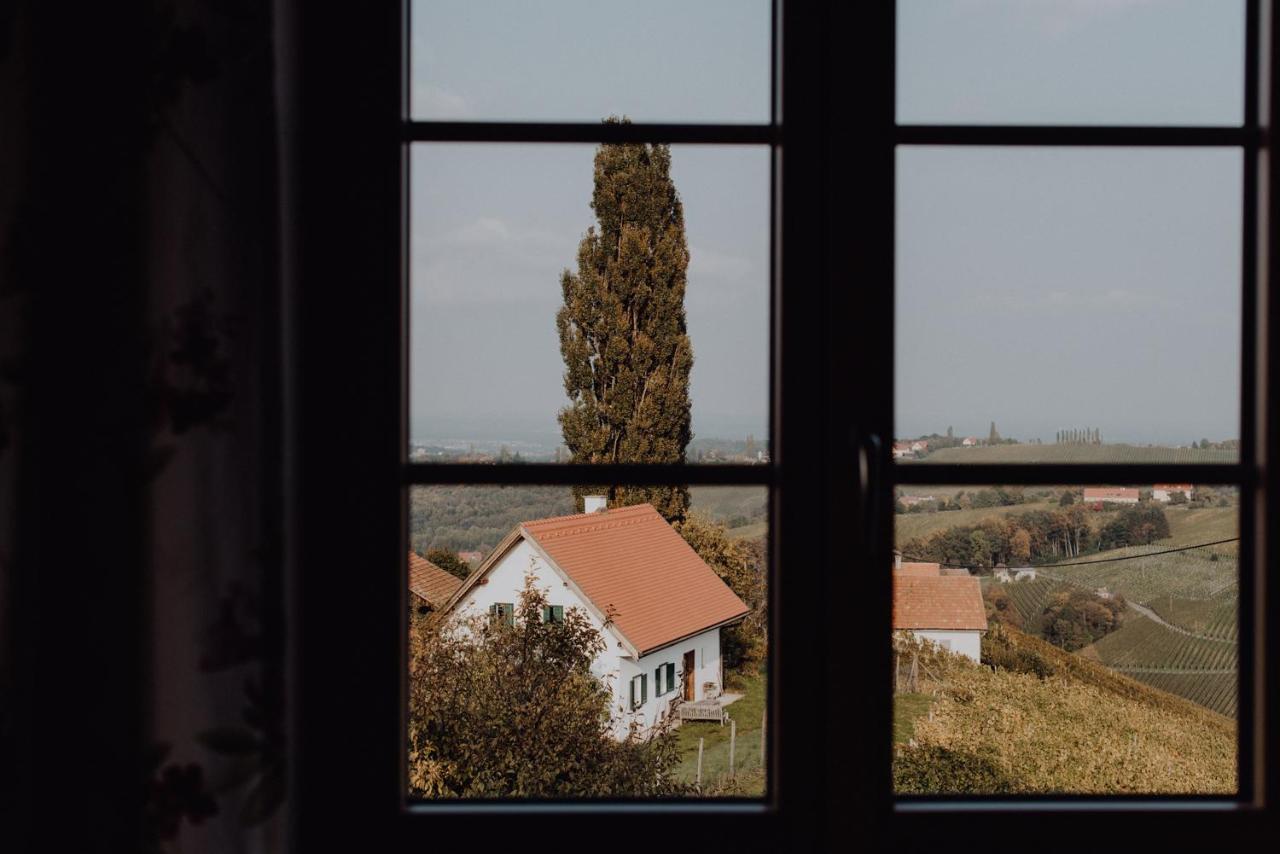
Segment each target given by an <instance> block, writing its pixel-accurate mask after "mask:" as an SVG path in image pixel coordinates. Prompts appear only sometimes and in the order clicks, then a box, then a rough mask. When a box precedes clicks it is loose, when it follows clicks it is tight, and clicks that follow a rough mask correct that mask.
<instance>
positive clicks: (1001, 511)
mask: <svg viewBox="0 0 1280 854" xmlns="http://www.w3.org/2000/svg"><path fill="white" fill-rule="evenodd" d="M1058 509H1060V508H1059V507H1058V503H1057V502H1056V501H1053V502H1049V501H1043V502H1036V503H1031V502H1028V503H1026V504H1010V505H1007V506H1003V507H976V508H972V509H969V510H946V511H944V512H940V513H897V514H895V515H894V517H893V534H894V540H896V541H897V543H898V544H899V545H901V544H902V543H905V542H907V541H908V540H912V539H915V538H916V537H927V536H929V535H930V534H932V533H933V532H934V531H942V530H945V529H947V528H951V527H954V526H956V525H976V524H978V523H979V522H981V521H982V520H983V519H997V518H1000V517H1003V516H1008V515H1010V514H1012V513H1026V512H1029V511H1031V510H1058ZM1098 515H1099V516H1102V515H1104V514H1101V513H1100V514H1098ZM1106 515H1108V516H1109V515H1110V514H1106Z"/></svg>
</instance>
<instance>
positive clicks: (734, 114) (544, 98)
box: [411, 0, 772, 123]
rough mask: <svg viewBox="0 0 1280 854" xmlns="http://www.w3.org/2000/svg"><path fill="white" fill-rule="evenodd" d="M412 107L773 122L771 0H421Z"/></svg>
mask: <svg viewBox="0 0 1280 854" xmlns="http://www.w3.org/2000/svg"><path fill="white" fill-rule="evenodd" d="M412 11H413V16H412V30H413V47H412V69H413V78H412V83H411V86H412V116H413V118H415V119H424V120H425V119H437V120H455V121H456V120H463V121H477V120H483V121H587V122H596V121H600V120H601V119H604V118H605V117H607V116H627V117H629V118H631V119H632V120H633V121H638V122H639V121H649V122H653V121H663V122H744V123H746V122H750V123H758V122H768V121H769V120H770V109H769V100H770V97H771V81H770V77H771V74H772V65H771V57H772V48H771V43H772V31H771V29H770V27H771V23H772V4H771V3H770V0H703V2H698V3H682V2H677V0H656V2H649V3H621V2H617V0H590V2H586V0H559V2H556V3H529V2H523V0H505V2H499V1H498V0H488V2H484V3H477V2H475V0H415V2H414V3H413V10H412Z"/></svg>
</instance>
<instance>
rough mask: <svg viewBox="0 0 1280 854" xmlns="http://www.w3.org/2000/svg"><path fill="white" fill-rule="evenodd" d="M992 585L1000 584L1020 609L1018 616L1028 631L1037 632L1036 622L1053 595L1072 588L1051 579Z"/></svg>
mask: <svg viewBox="0 0 1280 854" xmlns="http://www.w3.org/2000/svg"><path fill="white" fill-rule="evenodd" d="M992 583H993V584H1000V587H1001V588H1002V589H1003V590H1004V592H1006V593H1008V594H1009V598H1010V599H1011V600H1012V601H1013V607H1015V608H1017V609H1018V616H1020V617H1022V624H1023V626H1025V627H1026V629H1027V630H1028V631H1035V626H1036V622H1037V621H1038V620H1039V619H1040V615H1041V614H1043V613H1044V609H1045V608H1046V607H1047V606H1048V605H1049V599H1050V598H1051V597H1052V596H1053V594H1054V593H1057V592H1058V591H1059V590H1064V589H1070V587H1071V585H1069V584H1064V583H1063V582H1061V581H1055V580H1053V579H1051V578H1037V579H1036V580H1035V581H1010V582H1009V583H1008V584H1001V583H1000V582H998V581H993V582H992Z"/></svg>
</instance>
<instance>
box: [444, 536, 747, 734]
mask: <svg viewBox="0 0 1280 854" xmlns="http://www.w3.org/2000/svg"><path fill="white" fill-rule="evenodd" d="M530 571H532V573H533V576H534V583H535V584H536V585H537V586H538V587H539V588H540V589H542V590H543V591H544V592H545V593H546V597H547V604H549V605H561V606H563V607H564V609H565V610H566V611H567V610H569V609H570V608H573V607H577V608H580V609H581V610H582V611H583V612H584V613H585V614H586V615H587V619H588V620H590V622H591V625H592V627H594V628H595V629H596V631H598V632H600V633H601V635H602V636H603V637H604V640H605V648H604V650H603V651H602V652H601V653H600V654H599V655H598V656H597V657H596V659H595V661H594V662H593V663H592V665H591V672H592V674H594V675H595V676H596V678H597V679H600V680H601V681H602V682H604V684H605V685H607V686H608V687H609V690H610V691H611V693H612V695H613V700H612V702H611V708H612V711H613V717H614V732H615V734H616V735H617V736H619V737H622V736H625V735H626V733H627V730H628V727H629V725H630V723H631V721H632V720H633V719H635V720H636V721H638V722H639V723H640V724H641V726H642V727H643V728H644V729H648V728H650V727H652V726H653V725H654V724H655V723H657V722H658V720H659V719H660V715H661V714H664V713H665V711H666V709H667V707H668V705H669V704H670V701H671V698H672V697H673V696H676V694H677V693H678V692H679V691H680V690H681V686H682V685H683V682H682V681H681V680H682V679H683V657H684V654H685V653H686V652H688V651H689V650H694V651H695V653H696V666H697V670H696V671H695V676H694V692H695V696H694V699H698V700H700V699H702V698H703V690H702V686H703V683H705V682H715V683H716V684H717V685H721V686H722V685H723V683H722V680H721V674H720V630H719V629H711V630H708V631H706V632H702V633H701V634H698V635H695V636H693V637H691V638H689V639H687V640H684V641H680V642H679V643H677V644H674V645H673V646H669V647H666V648H664V649H660V650H657V651H656V652H653V653H650V654H649V655H646V656H644V657H643V658H642V659H640V661H638V662H637V661H636V660H635V659H633V658H631V657H630V654H629V652H628V651H627V649H626V648H625V647H624V646H623V645H622V643H621V641H620V640H619V638H618V635H616V634H615V633H614V632H613V631H611V630H609V629H606V628H605V627H604V623H603V622H602V621H601V620H600V619H599V618H598V617H597V616H596V615H595V614H594V613H593V609H592V608H591V607H589V606H588V604H587V603H586V602H584V601H583V600H582V599H581V598H580V597H579V596H578V594H577V593H576V592H575V591H574V589H573V588H572V587H570V586H569V585H568V584H567V583H566V582H565V581H563V580H562V579H561V577H560V574H559V573H558V572H557V571H556V570H555V569H554V568H553V567H551V566H550V565H549V564H548V562H547V561H546V559H545V558H543V557H542V555H541V553H540V552H539V551H538V550H537V549H536V548H534V547H533V546H532V545H530V544H529V543H528V542H527V541H524V540H521V541H520V542H519V543H517V544H516V545H515V546H514V547H513V548H512V549H511V551H509V552H508V553H507V554H506V555H505V556H504V557H503V558H502V559H501V560H499V561H498V563H497V565H496V566H494V567H493V569H491V570H490V571H489V574H488V575H487V576H486V580H487V583H484V584H476V585H475V586H474V587H472V588H471V589H470V590H468V591H467V593H466V595H465V596H463V598H462V599H461V600H460V601H459V602H458V604H457V605H456V606H455V608H454V610H453V613H454V614H456V615H458V616H459V617H467V616H472V615H477V614H478V615H481V616H485V615H487V614H488V613H489V606H490V605H493V604H495V603H499V602H510V603H513V604H516V603H519V601H520V591H521V590H523V589H524V580H525V576H526V575H527V574H528V573H529V572H530ZM667 662H674V663H675V665H676V689H675V691H674V692H672V693H669V694H664V695H662V696H658V695H657V691H656V690H655V686H654V677H653V671H654V669H655V668H657V667H659V666H661V665H664V664H666V663H667ZM640 673H647V674H648V677H649V678H648V683H649V684H648V701H647V702H646V703H645V704H644V705H643V706H641V707H640V708H638V709H636V710H634V711H632V710H631V709H630V708H629V705H630V690H631V687H630V686H631V677H633V676H635V675H637V674H640Z"/></svg>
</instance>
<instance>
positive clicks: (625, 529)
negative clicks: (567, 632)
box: [445, 501, 749, 738]
mask: <svg viewBox="0 0 1280 854" xmlns="http://www.w3.org/2000/svg"><path fill="white" fill-rule="evenodd" d="M587 506H588V507H589V508H590V507H592V506H594V502H590V501H588V504H587ZM526 575H532V576H533V579H534V583H535V584H536V585H537V586H538V587H539V588H540V589H542V590H543V591H545V592H546V594H547V601H548V610H549V612H550V613H547V614H546V615H545V616H544V619H548V618H549V619H557V618H562V615H563V614H564V611H565V610H567V609H569V608H575V607H576V608H580V609H582V610H583V611H584V612H585V613H586V615H587V618H588V619H589V620H590V621H591V624H592V625H593V626H594V627H595V628H596V629H597V630H598V631H599V632H600V633H601V635H602V636H603V637H604V640H605V648H604V651H603V652H601V653H600V654H599V656H597V658H596V660H595V661H594V662H593V663H592V667H591V671H592V673H594V674H595V675H596V677H597V678H599V679H600V680H601V681H602V682H603V683H604V684H605V685H607V686H608V687H609V689H610V691H611V692H612V694H613V702H612V706H613V712H614V714H613V721H614V733H615V735H616V736H617V737H619V738H622V737H625V736H626V734H627V732H628V730H629V727H630V725H631V723H632V722H633V721H634V722H636V723H638V724H639V725H640V728H641V730H642V731H645V730H648V729H649V728H651V727H652V726H653V725H654V724H656V723H658V722H659V721H661V720H662V719H663V718H664V717H666V716H667V715H668V714H669V713H670V712H671V711H672V709H673V706H674V705H676V704H673V702H672V701H673V700H677V699H679V700H680V701H689V702H693V701H700V700H712V699H716V698H718V697H719V695H720V693H721V689H722V686H723V685H724V671H723V667H722V665H721V661H720V629H721V628H722V627H724V626H727V625H731V624H733V623H736V622H738V621H740V620H741V619H742V618H743V617H745V616H746V615H747V612H748V610H749V609H748V608H747V606H746V604H744V603H743V601H742V600H741V599H739V598H738V597H737V595H735V594H734V592H733V591H732V590H730V589H729V587H728V586H727V585H726V584H725V583H724V582H723V581H721V580H720V577H719V576H718V575H716V573H715V571H714V570H713V569H711V567H709V566H707V564H706V563H704V562H703V561H702V559H701V558H700V557H698V555H697V553H696V552H694V550H693V549H692V548H690V546H689V544H688V543H686V542H685V541H684V539H683V538H682V537H681V536H680V535H679V534H678V533H677V532H676V530H675V529H674V528H672V527H671V526H670V525H669V524H667V521H666V520H665V519H663V518H662V516H661V515H660V514H659V513H658V511H656V510H654V509H653V507H652V506H651V505H648V504H639V505H635V506H632V507H621V508H618V509H615V510H598V511H596V512H591V513H578V514H575V515H572V516H559V517H555V518H551V519H539V520H536V521H531V522H524V523H521V524H520V525H519V526H517V527H516V529H515V530H514V531H512V532H511V533H510V534H508V535H507V537H506V538H505V539H504V540H503V541H502V542H501V543H499V544H498V547H497V548H495V549H494V550H493V552H492V553H491V554H490V555H489V556H488V557H487V558H486V559H485V561H484V563H482V564H481V565H480V566H479V567H478V568H477V569H476V570H475V571H474V572H472V573H471V575H470V576H468V577H467V579H466V581H464V582H463V583H462V585H461V586H460V587H459V588H458V590H457V592H455V593H454V595H453V596H452V597H451V598H450V600H449V602H448V604H447V605H446V607H445V611H446V612H447V613H448V614H451V615H457V616H464V615H465V616H470V615H476V614H480V615H484V614H488V615H490V616H491V617H492V618H494V619H505V620H508V621H510V620H512V619H514V608H515V606H516V603H518V602H519V600H520V591H521V590H523V589H524V584H525V576H526Z"/></svg>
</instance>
